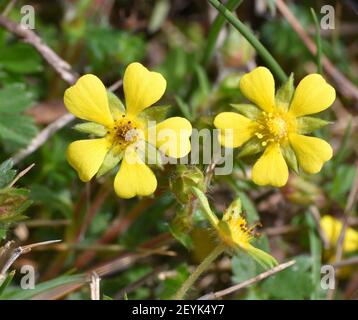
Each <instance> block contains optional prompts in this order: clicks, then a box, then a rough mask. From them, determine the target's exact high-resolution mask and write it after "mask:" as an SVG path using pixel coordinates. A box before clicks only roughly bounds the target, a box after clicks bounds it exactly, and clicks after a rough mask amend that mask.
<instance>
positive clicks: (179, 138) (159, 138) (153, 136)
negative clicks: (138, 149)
mask: <svg viewBox="0 0 358 320" xmlns="http://www.w3.org/2000/svg"><path fill="white" fill-rule="evenodd" d="M191 132H192V127H191V123H190V122H189V121H188V120H186V119H185V118H181V117H173V118H169V119H166V120H164V121H162V122H160V123H158V124H157V125H156V126H155V127H151V128H149V129H148V133H147V141H148V142H149V143H150V144H152V145H154V146H155V147H156V148H157V149H159V150H160V151H161V152H163V153H164V154H166V155H167V156H169V157H173V158H182V157H184V156H186V155H187V154H188V153H189V152H190V148H191V144H190V136H191Z"/></svg>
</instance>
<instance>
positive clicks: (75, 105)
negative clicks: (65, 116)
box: [64, 74, 113, 126]
mask: <svg viewBox="0 0 358 320" xmlns="http://www.w3.org/2000/svg"><path fill="white" fill-rule="evenodd" d="M64 103H65V106H66V108H67V109H68V111H69V112H71V113H72V114H74V115H75V116H76V117H77V118H80V119H83V120H88V121H93V122H96V123H100V124H103V125H104V126H110V125H111V124H112V123H113V118H112V115H111V112H110V110H109V107H108V98H107V91H106V88H105V86H104V85H103V83H102V81H101V80H100V79H98V78H97V77H96V76H94V75H93V74H86V75H84V76H82V77H81V78H79V79H78V80H77V82H76V84H75V85H73V86H72V87H70V88H68V89H67V90H66V92H65V96H64Z"/></svg>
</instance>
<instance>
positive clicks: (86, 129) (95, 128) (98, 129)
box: [73, 122, 107, 137]
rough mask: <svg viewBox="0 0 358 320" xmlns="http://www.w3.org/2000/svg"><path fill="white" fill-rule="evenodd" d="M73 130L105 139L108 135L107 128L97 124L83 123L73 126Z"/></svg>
mask: <svg viewBox="0 0 358 320" xmlns="http://www.w3.org/2000/svg"><path fill="white" fill-rule="evenodd" d="M73 129H75V130H76V131H79V132H83V133H88V134H93V135H95V136H96V137H104V136H105V135H106V134H107V130H106V128H105V127H104V126H103V125H101V124H98V123H95V122H83V123H78V124H76V125H74V126H73Z"/></svg>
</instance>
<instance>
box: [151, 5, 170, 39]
mask: <svg viewBox="0 0 358 320" xmlns="http://www.w3.org/2000/svg"><path fill="white" fill-rule="evenodd" d="M169 11H170V2H169V1H168V0H157V1H156V3H155V5H154V8H153V11H152V16H151V17H150V21H149V25H148V31H149V32H150V33H154V32H156V31H158V30H159V29H160V27H161V26H162V25H163V23H164V22H165V20H166V18H167V16H168V14H169Z"/></svg>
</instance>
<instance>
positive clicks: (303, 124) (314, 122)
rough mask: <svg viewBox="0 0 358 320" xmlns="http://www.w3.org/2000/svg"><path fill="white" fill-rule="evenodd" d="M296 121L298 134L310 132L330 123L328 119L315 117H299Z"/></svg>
mask: <svg viewBox="0 0 358 320" xmlns="http://www.w3.org/2000/svg"><path fill="white" fill-rule="evenodd" d="M296 121H297V130H298V132H299V133H300V134H307V133H311V132H313V131H315V130H318V129H321V128H323V127H325V126H326V125H328V124H331V123H332V122H330V121H326V120H322V119H319V118H315V117H300V118H297V119H296Z"/></svg>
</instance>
